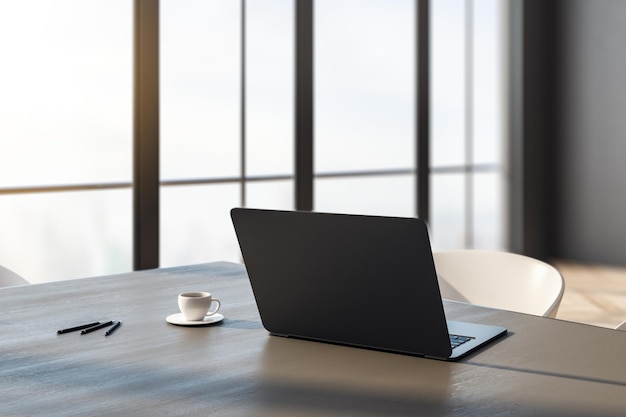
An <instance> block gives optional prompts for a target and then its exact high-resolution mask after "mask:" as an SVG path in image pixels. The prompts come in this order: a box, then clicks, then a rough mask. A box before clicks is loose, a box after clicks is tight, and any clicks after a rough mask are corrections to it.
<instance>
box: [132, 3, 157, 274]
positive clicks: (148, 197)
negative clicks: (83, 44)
mask: <svg viewBox="0 0 626 417" xmlns="http://www.w3.org/2000/svg"><path fill="white" fill-rule="evenodd" d="M133 90H134V91H133V100H134V109H133V113H134V115H133V116H134V120H133V130H134V132H133V203H134V206H133V267H134V269H136V270H137V269H149V268H157V267H158V266H159V1H158V0H135V1H134V88H133Z"/></svg>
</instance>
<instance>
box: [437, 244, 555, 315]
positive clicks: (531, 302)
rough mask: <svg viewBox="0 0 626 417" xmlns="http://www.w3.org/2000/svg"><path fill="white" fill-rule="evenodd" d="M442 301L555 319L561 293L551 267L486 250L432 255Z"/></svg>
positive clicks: (526, 258) (521, 257) (535, 260)
mask: <svg viewBox="0 0 626 417" xmlns="http://www.w3.org/2000/svg"><path fill="white" fill-rule="evenodd" d="M433 257H434V260H435V267H436V269H437V275H438V277H439V286H440V290H441V296H442V298H446V299H449V300H454V301H462V302H467V303H471V304H477V305H482V306H485V307H491V308H497V309H501V310H510V311H516V312H520V313H526V314H533V315H537V316H547V317H555V316H556V313H557V311H558V308H559V305H560V303H561V298H562V297H563V291H564V287H565V285H564V281H563V277H562V276H561V274H560V273H559V271H558V270H557V269H556V268H554V267H553V266H551V265H549V264H547V263H545V262H542V261H539V260H537V259H534V258H530V257H528V256H523V255H518V254H514V253H509V252H499V251H486V250H458V251H441V252H435V253H433Z"/></svg>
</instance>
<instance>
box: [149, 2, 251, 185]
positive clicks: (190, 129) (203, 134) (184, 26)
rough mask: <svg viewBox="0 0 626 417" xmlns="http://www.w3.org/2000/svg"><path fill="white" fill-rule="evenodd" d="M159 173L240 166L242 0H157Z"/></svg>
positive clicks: (195, 173) (231, 170) (187, 174)
mask: <svg viewBox="0 0 626 417" xmlns="http://www.w3.org/2000/svg"><path fill="white" fill-rule="evenodd" d="M160 5H161V9H160V13H161V14H160V17H161V28H160V36H161V38H160V40H161V51H160V54H161V55H160V59H161V64H160V65H161V67H160V71H161V72H160V76H161V85H160V94H161V97H160V105H161V116H160V124H161V126H160V128H161V177H162V178H164V179H181V178H207V177H216V176H217V177H224V176H234V175H239V171H240V156H239V152H240V148H241V145H240V125H241V120H240V91H241V89H240V84H241V82H240V77H241V72H240V62H241V60H240V54H241V48H240V42H241V25H240V19H241V18H240V12H241V10H240V7H239V6H240V2H238V1H232V0H211V1H206V0H186V1H184V2H182V1H179V0H161V2H160Z"/></svg>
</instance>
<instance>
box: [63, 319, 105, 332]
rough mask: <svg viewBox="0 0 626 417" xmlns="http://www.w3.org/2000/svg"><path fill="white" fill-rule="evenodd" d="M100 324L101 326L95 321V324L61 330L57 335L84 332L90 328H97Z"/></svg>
mask: <svg viewBox="0 0 626 417" xmlns="http://www.w3.org/2000/svg"><path fill="white" fill-rule="evenodd" d="M98 324H100V322H99V321H95V322H93V323H89V324H81V325H80V326H76V327H70V328H69V329H61V330H57V334H63V333H69V332H75V331H76V330H83V329H86V328H88V327H93V326H97V325H98Z"/></svg>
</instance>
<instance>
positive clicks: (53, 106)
mask: <svg viewBox="0 0 626 417" xmlns="http://www.w3.org/2000/svg"><path fill="white" fill-rule="evenodd" d="M132 45H133V30H132V3H130V2H127V1H121V0H117V1H109V0H99V1H95V0H92V1H84V0H55V1H49V0H22V1H2V2H0V56H1V60H2V65H0V92H1V93H0V187H16V186H32V185H51V184H76V183H92V182H118V181H121V182H129V181H130V180H131V172H132V170H131V159H132V156H131V151H132V125H131V122H132V92H133V89H132V75H133V69H132V56H133V54H132Z"/></svg>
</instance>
